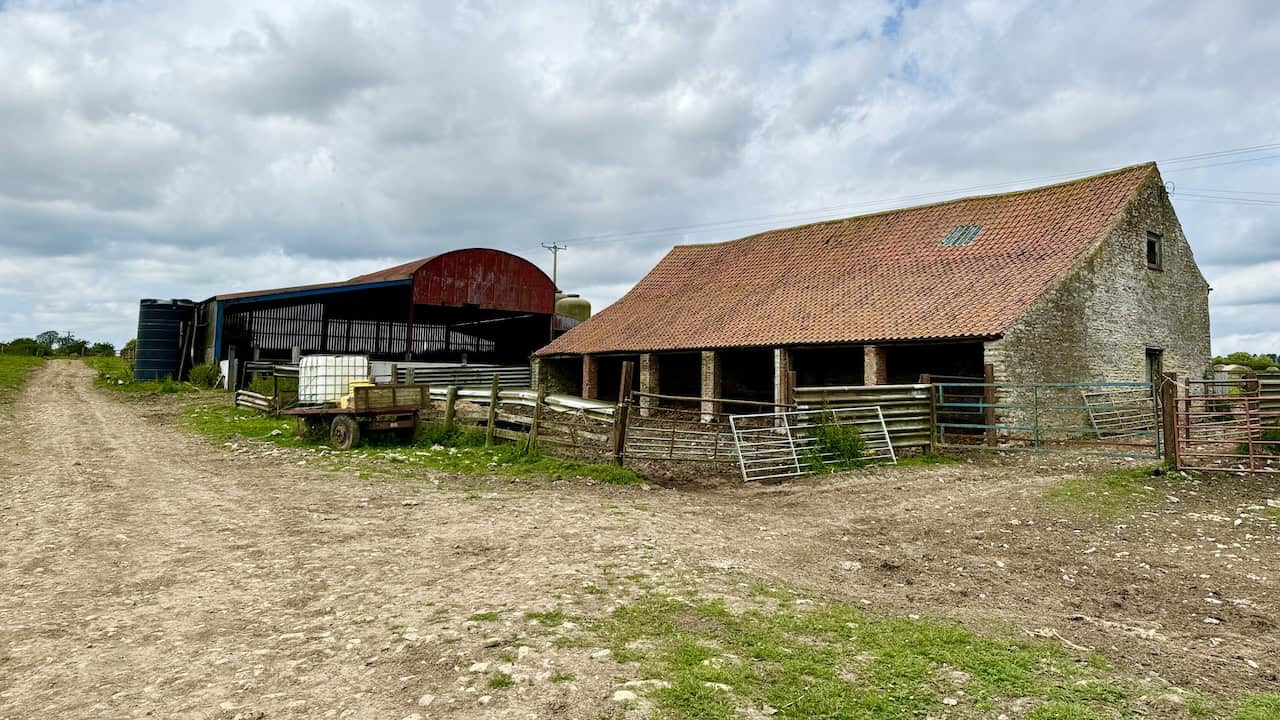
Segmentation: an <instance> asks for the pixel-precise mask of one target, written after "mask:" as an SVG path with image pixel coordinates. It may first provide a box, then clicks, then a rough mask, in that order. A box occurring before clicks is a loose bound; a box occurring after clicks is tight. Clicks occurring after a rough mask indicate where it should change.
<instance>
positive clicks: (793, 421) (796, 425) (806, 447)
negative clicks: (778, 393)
mask: <svg viewBox="0 0 1280 720" xmlns="http://www.w3.org/2000/svg"><path fill="white" fill-rule="evenodd" d="M729 425H730V427H731V428H732V429H733V440H734V444H735V446H736V449H737V457H738V467H739V468H740V469H741V471H742V479H743V480H747V481H753V480H778V479H783V478H791V477H799V476H801V475H807V474H811V473H815V472H821V471H824V470H826V469H827V468H839V467H841V466H843V465H845V464H848V463H849V461H850V458H848V457H846V456H844V455H843V454H842V453H841V452H840V450H839V449H838V448H836V447H834V445H833V443H831V442H829V441H827V440H826V438H829V437H831V436H832V434H838V433H840V432H841V430H843V429H848V430H852V431H855V432H857V433H858V436H860V437H861V439H862V442H861V445H862V451H861V458H860V460H861V461H865V462H868V463H874V462H880V463H884V462H887V463H895V464H896V463H897V462H898V456H897V453H896V452H895V451H894V449H893V442H892V441H891V440H890V438H889V429H888V427H886V425H885V418H884V414H883V413H882V412H881V411H880V408H879V407H876V406H869V407H847V408H823V409H821V410H795V411H790V412H775V413H753V414H749V415H731V416H729Z"/></svg>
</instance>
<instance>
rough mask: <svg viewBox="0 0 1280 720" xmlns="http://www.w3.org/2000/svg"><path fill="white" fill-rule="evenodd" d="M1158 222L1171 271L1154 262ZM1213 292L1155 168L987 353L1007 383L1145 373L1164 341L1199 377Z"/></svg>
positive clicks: (1181, 368)
mask: <svg viewBox="0 0 1280 720" xmlns="http://www.w3.org/2000/svg"><path fill="white" fill-rule="evenodd" d="M1063 222H1064V223H1065V222H1070V218H1063ZM1148 231H1152V232H1156V233H1159V234H1160V235H1161V236H1162V237H1163V270H1152V269H1149V268H1148V267H1147V254H1146V241H1147V232H1148ZM1052 241H1053V238H1051V237H1046V238H1045V242H1052ZM979 242H981V240H979ZM1208 292H1209V286H1208V283H1206V282H1205V280H1204V277H1203V276H1202V275H1201V273H1200V271H1199V269H1198V268H1197V266H1196V263H1195V259H1194V258H1193V257H1192V254H1191V247H1190V246H1189V245H1188V244H1187V239H1186V236H1185V235H1184V234H1183V232H1182V226H1181V224H1180V223H1179V222H1178V218H1177V216H1176V215H1175V214H1174V211H1173V207H1172V205H1170V203H1169V199H1168V196H1167V194H1166V193H1165V190H1164V187H1163V184H1162V181H1161V180H1160V178H1159V176H1158V175H1156V174H1153V175H1152V177H1151V178H1150V179H1149V180H1148V182H1147V183H1146V184H1145V185H1144V186H1143V188H1142V189H1141V191H1140V192H1139V196H1138V198H1137V199H1136V200H1135V202H1134V203H1133V204H1132V205H1131V206H1130V207H1129V208H1127V209H1126V210H1125V211H1124V213H1123V214H1122V215H1121V217H1119V218H1118V221H1117V222H1116V223H1115V224H1114V225H1113V226H1112V229H1111V230H1110V232H1109V233H1108V234H1107V236H1106V238H1105V239H1104V240H1103V242H1102V243H1101V244H1100V245H1099V246H1098V247H1097V248H1096V249H1095V250H1094V251H1092V252H1091V253H1089V254H1088V255H1087V256H1085V257H1083V258H1081V259H1080V260H1079V261H1077V265H1076V266H1075V267H1074V268H1073V269H1072V271H1071V273H1070V275H1069V276H1068V277H1067V278H1066V280H1065V281H1064V282H1063V283H1061V284H1060V285H1059V286H1057V287H1056V288H1053V289H1051V290H1050V291H1049V292H1047V293H1046V294H1045V295H1044V296H1042V297H1041V298H1040V299H1039V300H1037V301H1036V302H1035V303H1034V304H1033V305H1032V307H1031V308H1030V310H1029V311H1028V312H1027V313H1026V314H1024V315H1023V316H1022V317H1021V318H1020V319H1019V320H1017V321H1016V322H1015V323H1014V324H1013V325H1012V326H1011V327H1010V328H1009V329H1008V330H1007V331H1006V332H1005V334H1004V336H1003V337H1002V338H1000V339H998V340H995V341H991V342H988V343H986V346H985V348H984V359H985V361H986V362H988V363H991V364H992V365H994V366H995V377H996V381H997V382H1001V383H1067V382H1076V383H1078V382H1140V381H1145V380H1146V375H1147V355H1146V351H1147V349H1148V348H1154V349H1160V350H1162V351H1163V364H1164V370H1165V372H1176V373H1178V374H1179V375H1180V376H1183V377H1187V376H1190V377H1195V378H1199V377H1202V376H1203V375H1204V373H1205V371H1206V369H1207V368H1208V365H1209V358H1210V350H1209V297H1208ZM1008 399H1011V400H1014V401H1015V402H1020V401H1019V400H1018V399H1017V398H1013V397H1010V398H1008ZM1002 400H1005V398H1002Z"/></svg>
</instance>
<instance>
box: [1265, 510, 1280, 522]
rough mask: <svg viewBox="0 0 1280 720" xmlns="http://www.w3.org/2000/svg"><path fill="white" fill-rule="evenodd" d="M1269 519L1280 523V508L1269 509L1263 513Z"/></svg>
mask: <svg viewBox="0 0 1280 720" xmlns="http://www.w3.org/2000/svg"><path fill="white" fill-rule="evenodd" d="M1263 514H1264V515H1266V516H1267V518H1268V519H1270V520H1274V521H1278V522H1280V507H1269V508H1267V509H1266V510H1264V511H1263Z"/></svg>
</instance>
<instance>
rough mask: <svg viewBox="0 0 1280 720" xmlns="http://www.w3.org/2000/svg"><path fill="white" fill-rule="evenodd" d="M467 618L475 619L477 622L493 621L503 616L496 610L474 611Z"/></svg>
mask: <svg viewBox="0 0 1280 720" xmlns="http://www.w3.org/2000/svg"><path fill="white" fill-rule="evenodd" d="M467 619H468V620H475V621H477V622H493V621H495V620H500V619H502V616H501V615H499V614H498V613H496V612H478V613H472V614H471V617H469V618H467Z"/></svg>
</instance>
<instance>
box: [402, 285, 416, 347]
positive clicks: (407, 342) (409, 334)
mask: <svg viewBox="0 0 1280 720" xmlns="http://www.w3.org/2000/svg"><path fill="white" fill-rule="evenodd" d="M417 308H418V303H417V298H415V297H413V287H412V286H410V287H409V318H408V322H407V323H406V325H405V329H404V359H405V360H407V361H409V362H412V361H413V325H414V320H415V317H414V316H415V315H416V314H417Z"/></svg>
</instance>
